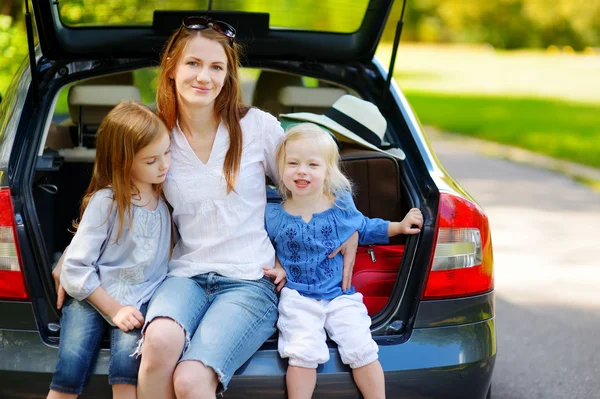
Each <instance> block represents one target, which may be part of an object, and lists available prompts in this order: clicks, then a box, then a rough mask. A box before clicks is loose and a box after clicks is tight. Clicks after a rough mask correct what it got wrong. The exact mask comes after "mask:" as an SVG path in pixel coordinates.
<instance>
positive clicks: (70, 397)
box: [46, 389, 79, 399]
mask: <svg viewBox="0 0 600 399" xmlns="http://www.w3.org/2000/svg"><path fill="white" fill-rule="evenodd" d="M77 396H79V395H77V394H70V393H63V392H56V391H53V390H52V389H51V390H50V392H48V396H46V399H75V398H76V397H77Z"/></svg>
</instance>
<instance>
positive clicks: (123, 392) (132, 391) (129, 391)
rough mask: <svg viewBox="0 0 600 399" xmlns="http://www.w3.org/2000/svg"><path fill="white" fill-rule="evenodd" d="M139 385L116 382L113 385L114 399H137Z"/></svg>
mask: <svg viewBox="0 0 600 399" xmlns="http://www.w3.org/2000/svg"><path fill="white" fill-rule="evenodd" d="M136 391H137V387H136V386H135V385H130V384H114V385H113V386H112V392H113V399H135V398H137V393H136Z"/></svg>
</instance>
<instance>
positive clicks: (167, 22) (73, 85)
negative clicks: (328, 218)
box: [0, 0, 496, 399]
mask: <svg viewBox="0 0 600 399" xmlns="http://www.w3.org/2000/svg"><path fill="white" fill-rule="evenodd" d="M117 3H118V2H117ZM117 3H115V4H117ZM133 3H135V2H133ZM200 3H202V2H198V4H200ZM246 3H248V4H246V5H244V2H225V1H210V2H208V3H207V4H205V6H204V8H203V9H200V10H198V9H194V8H193V7H195V6H196V3H194V2H179V3H177V2H163V1H159V2H153V1H144V2H142V1H140V2H139V4H138V7H137V8H136V7H133V8H132V6H131V4H132V2H127V3H125V2H123V5H122V7H123V8H122V9H119V7H120V6H119V5H118V4H117V5H115V4H112V3H111V4H108V3H102V4H100V3H98V4H97V3H96V2H93V1H92V2H85V3H83V2H82V1H80V0H62V1H60V2H56V1H53V0H32V2H31V6H32V10H29V9H27V10H26V21H28V30H29V33H30V35H29V38H30V46H29V48H30V55H29V57H28V58H27V59H26V60H25V61H24V62H23V63H22V65H21V66H20V68H19V69H18V71H17V73H16V74H15V76H14V79H13V80H12V83H11V85H10V87H9V88H8V90H7V92H6V93H4V96H3V100H2V103H1V104H0V107H1V108H0V110H1V112H0V138H1V139H0V210H1V212H0V232H1V234H0V239H1V243H0V250H1V254H0V397H2V398H23V397H42V396H43V395H45V393H46V392H47V390H48V386H49V383H50V380H51V374H52V372H53V370H54V367H55V364H56V359H57V351H58V344H59V342H60V339H61V336H60V317H61V315H60V311H59V310H58V309H57V307H56V299H57V297H56V291H55V286H54V281H53V278H52V274H51V272H52V268H53V265H54V264H55V262H56V261H57V259H58V257H59V256H60V254H61V253H62V251H63V250H64V248H65V247H66V246H67V245H68V243H69V241H70V238H71V237H72V232H71V230H72V229H71V222H72V220H73V219H76V218H77V216H78V208H79V203H80V200H81V197H82V195H83V192H84V190H85V188H86V187H87V184H88V183H89V178H90V176H91V172H92V167H93V161H94V154H95V150H94V145H95V144H94V138H95V132H96V129H97V128H98V124H99V123H100V121H101V120H102V117H103V116H104V115H106V113H107V112H108V110H109V109H110V108H111V107H112V106H114V105H116V104H117V103H118V102H119V101H120V100H121V99H125V98H128V99H136V100H138V101H143V102H145V103H147V104H150V105H151V106H152V103H153V101H154V98H153V96H154V92H153V90H154V89H153V87H155V82H154V79H155V77H156V66H157V65H158V63H157V61H158V58H159V54H160V51H161V49H162V46H163V45H164V43H165V40H166V39H167V38H168V36H169V35H170V34H171V33H172V32H173V31H174V30H176V29H178V28H179V26H180V24H181V21H182V19H183V17H185V16H189V15H199V14H200V15H207V16H210V17H211V18H214V19H219V20H224V21H227V22H228V23H230V24H231V25H233V26H235V27H236V29H237V31H238V36H237V38H236V40H239V42H241V43H242V44H244V45H245V48H246V52H245V57H244V58H243V70H242V81H243V88H244V98H245V100H246V101H247V103H248V104H250V105H252V106H255V107H258V108H261V109H264V110H266V111H269V112H271V113H272V114H273V115H275V116H278V115H280V114H284V113H289V112H313V113H317V114H322V113H325V112H327V110H328V109H330V107H331V106H332V104H333V103H334V102H335V101H336V100H337V99H338V98H339V97H341V96H343V95H347V94H350V95H353V96H356V97H359V98H361V99H363V100H366V101H369V102H371V103H373V104H375V105H377V107H378V108H379V110H380V112H381V113H382V115H383V116H384V117H385V120H386V122H387V129H386V136H385V138H386V140H387V141H388V142H389V143H390V147H395V148H400V149H402V151H403V152H404V154H405V156H402V157H399V156H395V155H392V154H393V151H388V150H386V149H385V148H384V149H383V151H374V150H372V149H368V148H365V147H361V146H360V145H356V143H352V142H347V141H345V142H340V147H341V156H342V166H343V168H344V170H345V171H346V173H347V174H348V175H349V176H350V178H351V179H352V180H353V182H354V183H355V186H356V203H357V207H358V208H359V210H361V211H362V212H363V213H364V214H365V215H367V216H370V217H381V218H385V219H392V220H401V218H402V217H403V215H404V214H405V213H406V212H407V211H408V209H410V208H411V207H418V208H419V209H420V210H421V211H422V213H423V215H424V220H425V222H424V226H423V228H422V232H421V233H420V234H418V235H415V236H408V237H402V238H395V239H393V240H392V241H391V243H390V244H389V245H381V246H370V247H359V250H358V253H357V258H356V266H355V269H354V275H353V283H354V285H355V287H356V288H357V290H358V291H360V292H362V293H363V295H364V298H365V303H366V305H367V307H368V309H369V314H370V315H371V318H372V327H371V329H372V334H373V337H374V339H375V341H376V342H377V343H378V345H379V357H380V362H381V365H382V367H383V369H384V372H385V379H386V390H387V395H388V397H390V398H403V399H413V398H414V399H416V398H419V399H424V398H463V399H464V398H469V399H470V398H473V399H483V398H490V397H491V380H492V373H493V370H494V363H495V359H496V332H495V311H494V304H495V301H494V273H493V251H492V241H491V232H490V227H489V222H488V219H487V216H486V215H485V213H484V211H483V210H482V209H481V207H480V206H479V205H478V204H477V202H476V201H475V200H474V199H473V198H472V197H471V196H470V195H469V194H468V193H467V192H466V191H465V190H464V189H463V188H461V186H460V185H459V184H458V183H457V182H456V181H455V180H454V179H453V178H452V177H451V176H450V175H449V174H448V173H447V172H446V171H445V170H444V168H443V166H442V165H441V164H440V162H439V160H438V159H437V157H436V156H435V153H434V151H433V149H432V147H431V145H430V143H429V141H428V139H427V137H426V135H425V133H424V131H423V128H422V127H421V126H420V124H419V121H418V119H417V117H416V115H415V113H414V112H413V110H412V109H411V107H410V104H409V102H408V101H407V99H406V98H405V96H404V95H403V93H402V91H401V90H400V88H399V86H398V85H397V84H396V83H395V82H394V81H393V79H391V77H390V75H389V71H390V70H393V60H394V59H395V58H396V57H395V56H396V52H395V48H396V47H397V40H396V42H395V48H394V53H393V57H392V64H391V65H390V67H389V68H387V67H386V66H385V65H383V64H382V63H381V62H380V61H379V60H378V59H377V58H376V57H375V49H376V47H377V45H378V43H379V40H380V39H381V36H382V32H383V27H384V26H385V23H386V21H387V19H388V18H397V16H396V15H395V14H394V13H392V12H391V11H392V6H393V0H360V1H355V0H352V1H350V0H341V1H319V2H308V1H307V2H261V1H256V2H246ZM190 4H193V5H194V6H193V7H192V8H191V9H184V8H185V7H186V5H190ZM156 5H158V6H160V7H165V6H169V5H170V6H171V7H173V8H174V9H154V8H155V6H156ZM94 6H97V8H94ZM111 7H113V8H111ZM115 7H116V8H115ZM242 7H245V8H242ZM393 10H397V8H394V9H393ZM31 12H33V14H32V13H31ZM402 14H403V12H402ZM332 15H333V16H338V15H339V17H336V18H334V17H332ZM115 16H117V17H115ZM332 20H333V21H334V22H335V23H332V22H331V21H332ZM114 21H116V22H114ZM397 26H398V29H397V38H399V34H400V31H401V26H402V22H401V20H400V21H399V23H398V25H397ZM432 62H435V60H432ZM153 82H154V83H153ZM268 198H269V201H277V200H278V195H277V194H276V192H275V191H274V190H273V189H272V187H271V190H270V191H269V193H268ZM103 345H104V349H103V350H101V353H100V356H99V359H98V361H97V363H96V365H95V367H94V370H93V371H92V374H91V376H90V379H89V383H88V385H87V386H86V388H85V390H84V394H83V395H82V397H83V398H101V397H109V395H110V392H111V391H110V387H109V386H108V383H107V373H108V362H109V353H108V350H107V349H106V348H107V347H108V341H107V340H105V342H104V344H103ZM328 345H329V348H330V354H331V359H330V360H329V361H328V362H327V363H325V364H323V365H321V366H319V368H318V370H317V371H318V380H317V388H316V390H315V394H314V396H315V397H316V398H357V397H360V393H359V391H358V389H357V387H356V385H355V384H354V382H353V380H352V376H351V373H350V369H349V368H348V367H347V366H345V365H344V364H343V363H342V362H341V360H340V358H339V355H338V354H337V352H336V346H335V343H333V342H331V341H328ZM286 366H287V362H286V361H285V360H284V359H281V358H280V357H279V354H278V352H277V336H276V335H275V336H273V337H272V338H271V339H269V340H268V341H267V342H265V344H264V345H263V346H262V347H261V348H260V349H259V350H258V352H257V353H255V354H254V355H253V356H252V358H251V359H250V360H248V361H247V362H246V363H245V364H244V365H243V366H242V367H241V368H240V369H239V370H238V371H237V372H236V374H235V376H234V378H233V380H232V382H231V383H230V386H229V389H228V390H227V391H226V392H225V395H224V397H226V398H247V397H252V398H284V397H286V390H285V371H286Z"/></svg>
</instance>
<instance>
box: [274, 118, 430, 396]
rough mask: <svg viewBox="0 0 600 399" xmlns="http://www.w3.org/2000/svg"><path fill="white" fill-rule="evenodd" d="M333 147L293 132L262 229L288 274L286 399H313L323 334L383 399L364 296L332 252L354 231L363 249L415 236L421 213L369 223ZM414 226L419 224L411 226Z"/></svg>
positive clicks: (282, 335)
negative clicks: (276, 199) (346, 283)
mask: <svg viewBox="0 0 600 399" xmlns="http://www.w3.org/2000/svg"><path fill="white" fill-rule="evenodd" d="M338 160H339V154H338V149H337V145H336V143H335V142H334V140H333V139H332V137H331V136H330V135H329V133H327V132H326V131H325V130H323V129H321V128H320V127H319V126H317V125H315V124H313V123H302V124H299V125H296V126H294V127H292V128H291V129H290V130H289V131H288V133H287V134H286V136H285V139H284V141H283V142H282V144H281V145H280V147H279V151H278V153H277V165H278V166H279V174H280V176H281V178H280V180H279V191H280V193H281V195H282V197H283V199H284V202H283V203H282V204H268V205H267V210H266V218H265V220H266V226H267V232H268V233H269V237H270V238H271V240H272V241H273V243H274V244H275V249H276V254H277V257H278V258H279V260H280V261H281V263H282V265H283V268H275V269H273V270H269V271H266V273H267V274H268V275H270V276H272V277H273V278H278V279H283V278H285V277H287V284H286V286H285V287H284V288H283V290H282V291H281V299H280V302H279V320H278V322H277V327H278V328H279V345H278V346H279V354H280V355H281V357H284V358H289V365H288V372H287V388H288V397H289V398H290V399H310V398H311V397H312V394H313V391H314V388H315V383H316V378H317V373H316V368H317V366H318V365H319V364H323V363H325V362H327V360H329V348H328V347H327V344H326V342H325V330H327V333H328V334H329V336H330V337H331V339H332V340H334V341H335V342H336V343H337V344H338V348H339V352H340V356H341V358H342V361H343V362H344V363H345V364H348V365H349V366H350V367H351V368H352V374H353V376H354V380H355V381H356V385H357V386H358V388H359V389H360V391H361V393H362V395H363V397H364V398H366V399H382V398H385V384H384V376H383V370H382V369H381V365H380V364H379V361H378V360H377V352H378V347H377V344H376V343H375V341H374V340H373V338H371V331H370V326H371V318H370V317H369V315H368V314H367V308H366V307H365V305H364V304H363V302H362V295H361V294H360V293H357V292H355V291H354V288H353V287H350V289H348V290H345V289H343V287H342V259H341V256H340V255H338V256H335V257H334V258H330V257H329V255H330V254H331V253H332V252H333V250H334V249H335V248H336V247H337V246H338V245H339V244H340V243H341V242H343V241H345V240H346V239H348V237H350V235H351V234H353V233H354V232H355V231H358V232H359V237H360V242H361V244H379V243H387V242H388V237H393V236H395V235H398V234H417V233H419V232H420V231H421V230H420V228H421V226H422V225H423V215H422V214H421V211H419V210H418V209H416V208H413V209H411V210H410V211H409V212H408V214H407V215H406V216H405V217H404V219H403V220H402V221H401V222H389V221H386V220H382V219H369V218H367V217H365V216H363V215H362V214H361V213H360V212H359V211H358V210H357V209H356V206H355V205H354V201H353V200H352V189H351V185H350V182H349V181H348V179H347V178H346V177H345V176H344V175H343V174H342V172H341V171H340V169H339V166H338ZM413 225H415V226H416V227H412V226H413Z"/></svg>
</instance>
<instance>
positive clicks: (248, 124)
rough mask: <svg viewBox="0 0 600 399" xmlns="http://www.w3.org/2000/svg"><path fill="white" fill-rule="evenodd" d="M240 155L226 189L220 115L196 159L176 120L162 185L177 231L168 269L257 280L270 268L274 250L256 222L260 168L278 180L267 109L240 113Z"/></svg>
mask: <svg viewBox="0 0 600 399" xmlns="http://www.w3.org/2000/svg"><path fill="white" fill-rule="evenodd" d="M241 127H242V137H243V144H242V159H241V165H240V171H239V174H238V177H237V180H236V183H235V188H234V191H232V192H230V193H229V194H227V183H226V181H225V177H224V175H223V162H224V160H225V155H226V153H227V150H228V148H229V133H228V131H227V128H226V127H225V125H224V124H223V123H222V122H221V123H220V124H219V127H218V129H217V134H216V137H215V140H214V144H213V148H212V151H211V153H210V157H209V159H208V161H207V162H206V164H204V163H203V162H202V161H200V159H199V158H198V157H197V156H196V154H195V153H194V151H193V150H192V148H191V146H190V144H189V142H188V141H187V138H186V137H185V135H184V134H183V132H182V131H181V129H180V127H179V126H176V127H175V128H174V129H173V133H172V136H171V168H170V170H169V173H168V175H167V180H166V182H165V185H164V192H165V195H166V197H167V200H168V201H169V202H170V203H171V206H172V207H173V221H174V222H175V226H176V227H177V230H178V233H179V240H178V241H177V243H176V245H175V248H174V250H173V257H172V259H171V262H170V263H169V275H171V276H181V277H191V276H195V275H198V274H202V273H208V272H216V273H219V274H221V275H223V276H226V277H232V278H239V279H244V280H257V279H259V278H261V277H263V269H262V268H263V266H267V267H273V265H274V262H275V251H274V250H273V246H272V244H271V241H270V240H269V237H268V235H267V232H266V231H265V226H264V215H265V206H266V184H265V174H266V175H268V176H269V177H270V178H271V179H272V180H273V181H274V182H277V181H278V180H279V177H278V176H279V174H278V172H277V166H276V163H275V153H276V149H277V145H278V144H279V142H280V141H281V139H282V137H283V129H282V128H281V125H280V124H279V122H278V121H277V119H275V117H273V116H272V115H270V114H268V113H266V112H263V111H260V110H258V109H256V108H252V109H250V110H249V111H248V113H247V114H246V116H245V117H244V118H243V119H242V120H241Z"/></svg>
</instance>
